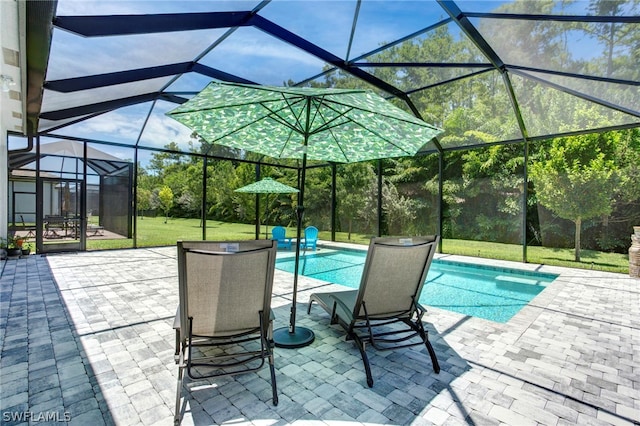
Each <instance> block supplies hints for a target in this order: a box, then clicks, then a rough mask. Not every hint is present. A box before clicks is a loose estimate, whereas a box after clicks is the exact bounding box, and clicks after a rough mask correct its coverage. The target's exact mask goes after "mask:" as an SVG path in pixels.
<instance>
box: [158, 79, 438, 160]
mask: <svg viewBox="0 0 640 426" xmlns="http://www.w3.org/2000/svg"><path fill="white" fill-rule="evenodd" d="M168 115H169V116H170V117H172V118H174V119H176V120H178V121H179V122H181V123H182V124H184V125H186V126H187V127H189V128H191V129H193V130H194V131H195V132H196V133H198V134H199V135H200V136H201V137H202V138H204V139H205V140H207V141H208V142H210V143H217V144H221V145H225V146H228V147H231V148H238V149H245V150H248V151H253V152H258V153H261V154H264V155H268V156H270V157H275V158H300V159H302V158H303V155H304V154H305V152H306V154H307V158H308V159H310V160H320V161H334V162H338V163H354V162H358V161H365V160H373V159H377V158H392V157H402V156H411V155H414V154H415V153H416V152H417V151H418V149H420V148H421V147H422V146H423V145H425V144H426V143H427V142H429V141H430V140H431V139H432V138H433V137H435V136H437V135H438V134H440V133H441V132H442V131H441V130H440V129H438V128H436V127H434V126H432V125H430V124H427V123H425V122H424V121H422V120H420V119H418V118H416V117H414V116H412V115H411V114H408V113H406V112H405V111H403V110H401V109H400V108H398V107H396V106H394V105H393V104H391V103H390V102H388V101H386V100H385V99H383V98H381V97H379V96H377V95H376V94H374V93H373V92H370V91H365V90H359V89H324V88H308V87H269V86H252V85H244V84H231V83H216V82H213V83H210V84H209V85H208V86H207V87H206V88H204V90H202V91H201V92H200V93H199V94H198V95H196V96H195V97H194V98H192V99H191V100H189V101H188V102H186V103H184V104H182V105H181V106H179V107H178V108H175V109H174V110H172V111H170V112H169V113H168ZM305 147H306V149H305Z"/></svg>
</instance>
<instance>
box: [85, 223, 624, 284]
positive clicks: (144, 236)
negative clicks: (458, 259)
mask: <svg viewBox="0 0 640 426" xmlns="http://www.w3.org/2000/svg"><path fill="white" fill-rule="evenodd" d="M264 232H265V228H264V225H263V226H262V228H261V236H260V238H264ZM295 234H296V229H295V228H292V227H289V228H287V235H288V236H291V237H294V236H295ZM253 238H255V225H251V224H242V223H228V222H219V221H212V220H208V221H207V239H208V240H223V241H224V240H236V239H238V240H244V239H253ZM319 238H320V239H322V240H327V241H329V240H331V232H328V231H323V232H320V236H319ZM369 238H370V236H367V235H360V234H352V235H351V240H348V235H347V233H346V232H336V241H340V242H349V243H354V244H368V243H369ZM201 239H202V227H201V225H200V220H199V219H180V218H169V220H168V221H167V223H164V218H163V217H145V218H143V219H142V220H138V238H137V245H138V247H157V246H167V245H173V244H175V243H176V241H178V240H201ZM131 247H133V240H132V239H113V240H98V239H94V240H92V239H91V238H88V239H87V249H88V250H103V249H116V248H131ZM442 251H443V253H448V254H459V255H464V256H473V257H480V258H486V259H500V260H510V261H514V262H522V246H520V245H516V244H502V243H492V242H484V241H468V240H453V239H446V240H444V241H443V243H442ZM527 260H528V262H529V263H540V264H545V265H554V266H564V267H569V268H579V269H594V270H599V271H608V272H618V273H624V274H628V273H629V257H628V256H627V255H624V254H619V253H604V252H599V251H593V250H582V251H581V261H580V262H576V261H575V260H574V250H573V249H572V248H569V249H564V248H562V249H560V248H548V247H538V246H532V247H527Z"/></svg>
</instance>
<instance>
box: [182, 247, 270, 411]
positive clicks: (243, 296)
mask: <svg viewBox="0 0 640 426" xmlns="http://www.w3.org/2000/svg"><path fill="white" fill-rule="evenodd" d="M177 246H178V282H179V293H180V305H179V307H178V311H177V313H176V317H175V320H174V328H175V330H176V352H175V361H176V364H178V389H177V392H176V411H175V417H174V422H175V423H176V424H179V423H180V421H181V408H180V398H181V393H182V388H183V375H184V372H185V370H186V373H187V375H188V376H189V378H191V379H196V380H197V379H203V378H208V377H219V376H229V375H235V374H241V373H247V372H251V371H257V370H259V369H260V368H262V367H263V366H264V363H265V359H267V360H268V362H269V368H270V370H271V390H272V399H273V404H274V405H278V395H277V388H276V377H275V367H274V357H273V348H274V343H273V338H272V330H273V327H272V325H273V324H272V322H273V318H274V316H273V312H272V311H271V290H272V287H273V273H274V268H275V260H276V250H277V244H276V242H275V241H273V240H255V241H254V240H249V241H226V242H210V241H194V242H182V241H180V242H178V244H177Z"/></svg>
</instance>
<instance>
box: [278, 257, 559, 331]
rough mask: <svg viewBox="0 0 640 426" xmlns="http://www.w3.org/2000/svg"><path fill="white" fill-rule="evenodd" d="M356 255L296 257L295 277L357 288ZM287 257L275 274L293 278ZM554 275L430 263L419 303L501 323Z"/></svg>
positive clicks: (358, 264) (360, 263) (359, 274)
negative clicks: (284, 273) (297, 271)
mask: <svg viewBox="0 0 640 426" xmlns="http://www.w3.org/2000/svg"><path fill="white" fill-rule="evenodd" d="M366 255H367V254H366V251H362V250H348V249H343V250H331V249H326V251H323V252H316V253H309V252H306V253H305V254H303V255H301V256H300V268H299V272H300V274H301V275H305V276H307V277H313V278H317V279H320V280H323V281H328V282H330V283H335V284H342V285H345V286H347V287H351V288H358V287H359V286H360V279H361V277H362V270H363V269H364V262H365V258H366ZM294 264H295V259H294V258H293V257H287V258H279V259H278V260H277V261H276V268H277V269H280V270H283V271H287V272H293V269H294ZM555 278H557V275H554V274H548V273H539V272H529V271H522V270H517V269H507V268H497V267H487V266H483V265H475V264H467V263H460V262H452V261H448V260H440V259H434V260H433V263H432V264H431V268H430V269H429V274H428V275H427V282H426V284H425V286H424V288H423V290H422V294H421V295H420V299H419V301H420V303H421V304H422V305H426V306H433V307H437V308H441V309H446V310H449V311H453V312H458V313H461V314H464V315H469V316H473V317H479V318H484V319H487V320H490V321H495V322H503V323H504V322H507V321H508V320H509V319H511V317H513V316H514V315H515V314H516V313H518V311H520V309H522V308H523V307H524V306H526V305H527V304H528V303H529V302H530V301H531V300H532V299H533V298H534V297H535V296H536V295H538V294H539V293H540V292H541V291H542V290H544V289H545V287H546V286H547V284H549V283H550V282H552V281H553V280H554V279H555Z"/></svg>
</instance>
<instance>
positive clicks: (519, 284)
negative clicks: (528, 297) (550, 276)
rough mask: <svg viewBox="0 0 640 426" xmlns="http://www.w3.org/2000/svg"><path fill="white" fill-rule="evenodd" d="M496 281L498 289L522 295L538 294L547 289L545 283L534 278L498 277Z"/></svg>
mask: <svg viewBox="0 0 640 426" xmlns="http://www.w3.org/2000/svg"><path fill="white" fill-rule="evenodd" d="M495 280H496V287H498V288H503V289H506V290H512V291H517V292H520V293H529V294H538V293H540V292H541V291H542V290H543V289H544V288H545V287H546V286H545V284H546V283H545V282H544V281H538V280H536V279H534V278H522V277H510V276H507V275H498V276H497V277H496V278H495Z"/></svg>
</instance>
